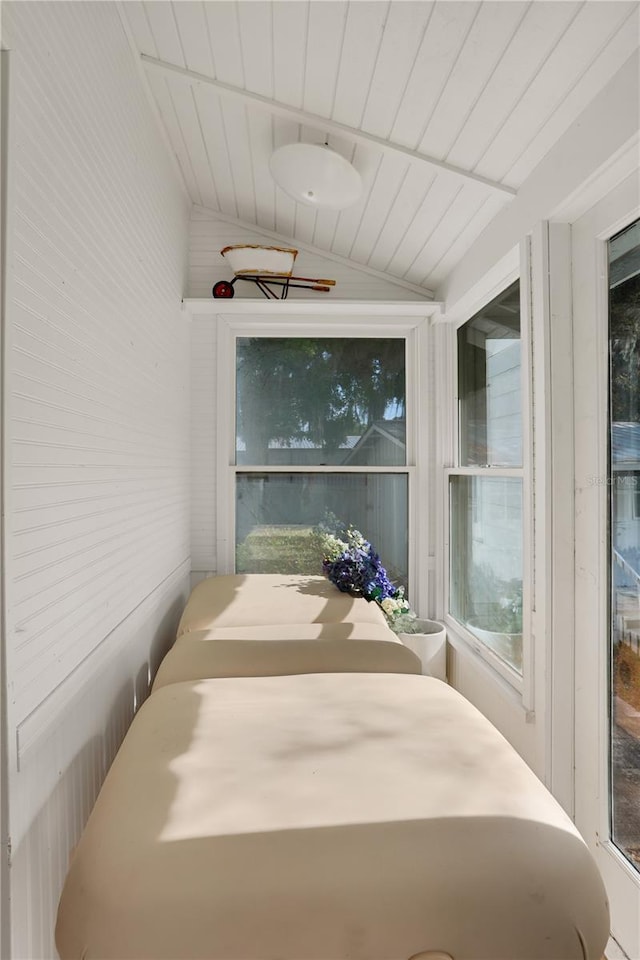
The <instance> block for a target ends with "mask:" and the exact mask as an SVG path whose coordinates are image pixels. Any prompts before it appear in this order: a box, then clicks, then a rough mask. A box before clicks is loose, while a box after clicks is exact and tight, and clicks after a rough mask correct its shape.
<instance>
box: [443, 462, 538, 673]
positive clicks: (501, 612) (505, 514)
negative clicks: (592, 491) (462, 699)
mask: <svg viewBox="0 0 640 960" xmlns="http://www.w3.org/2000/svg"><path fill="white" fill-rule="evenodd" d="M450 502H451V542H450V556H451V562H450V597H449V604H450V605H449V609H450V611H451V614H452V615H453V616H454V617H455V618H456V620H459V621H460V623H462V624H463V625H464V626H465V627H467V629H468V630H470V631H471V632H472V633H473V634H474V635H475V636H476V637H477V638H478V639H479V640H481V641H482V642H483V643H485V644H486V645H487V646H488V647H490V648H491V649H492V650H493V651H494V653H497V654H498V656H499V657H501V658H502V659H503V660H505V661H506V662H507V663H508V664H510V665H511V666H512V667H513V668H514V669H515V670H517V671H518V673H522V529H523V523H522V481H521V480H520V479H519V478H514V477H451V480H450Z"/></svg>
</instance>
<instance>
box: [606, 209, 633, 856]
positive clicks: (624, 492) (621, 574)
mask: <svg viewBox="0 0 640 960" xmlns="http://www.w3.org/2000/svg"><path fill="white" fill-rule="evenodd" d="M609 287H610V291H609V367H610V416H611V425H610V470H609V483H610V486H609V489H610V497H611V499H610V516H611V522H610V535H611V564H612V566H611V648H610V649H611V681H612V683H611V721H612V722H611V742H610V750H611V818H612V825H611V826H612V830H611V832H612V837H613V840H614V843H615V844H616V845H617V846H618V848H619V849H620V850H621V851H622V853H623V854H624V855H625V856H626V857H627V858H628V860H629V861H630V862H631V863H632V864H634V865H635V866H636V868H640V221H638V222H637V223H635V224H633V226H631V227H630V228H629V229H627V230H625V231H623V232H622V233H621V234H619V235H618V236H617V237H614V238H613V239H612V240H611V241H610V243H609Z"/></svg>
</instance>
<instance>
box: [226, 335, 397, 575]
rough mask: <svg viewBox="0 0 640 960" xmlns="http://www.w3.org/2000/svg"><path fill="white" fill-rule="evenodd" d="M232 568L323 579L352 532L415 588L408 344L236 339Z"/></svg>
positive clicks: (349, 339) (367, 339) (361, 339)
mask: <svg viewBox="0 0 640 960" xmlns="http://www.w3.org/2000/svg"><path fill="white" fill-rule="evenodd" d="M234 342H235V372H236V378H235V457H234V459H235V465H234V467H233V476H234V481H233V482H234V487H235V495H234V501H235V567H236V570H237V571H238V572H246V573H249V572H252V573H269V572H278V573H308V574H317V573H318V572H319V547H318V543H317V531H318V527H319V525H323V526H325V527H330V528H331V527H332V526H334V525H336V526H338V525H352V526H355V527H357V528H358V529H359V530H361V532H362V533H363V534H364V536H365V537H366V538H367V539H368V540H370V541H371V542H372V543H373V544H374V545H375V547H376V550H377V551H378V552H379V554H380V556H381V557H382V559H383V562H384V564H385V566H386V567H387V570H388V572H389V575H390V577H391V578H392V580H394V582H396V583H397V584H403V585H405V586H407V585H408V565H409V564H408V512H409V469H408V467H407V464H408V455H407V429H406V423H407V409H406V408H407V383H406V381H407V371H406V366H407V364H406V339H405V337H404V336H403V337H398V336H396V337H315V336H302V337H300V336H297V337H290V336H238V337H236V338H235V341H234Z"/></svg>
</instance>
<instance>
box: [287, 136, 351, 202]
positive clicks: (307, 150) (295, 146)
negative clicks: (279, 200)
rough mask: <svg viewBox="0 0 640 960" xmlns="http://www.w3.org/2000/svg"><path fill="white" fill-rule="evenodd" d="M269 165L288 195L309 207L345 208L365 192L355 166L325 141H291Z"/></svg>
mask: <svg viewBox="0 0 640 960" xmlns="http://www.w3.org/2000/svg"><path fill="white" fill-rule="evenodd" d="M269 168H270V170H271V175H272V176H273V179H274V180H275V181H276V183H277V184H278V186H279V187H282V189H283V190H284V192H285V193H286V194H288V196H290V197H292V198H293V199H294V200H297V201H299V202H300V203H305V204H307V206H309V207H325V208H327V209H329V210H343V209H344V208H345V207H350V206H351V205H352V204H354V203H355V202H356V200H358V199H359V197H360V194H361V193H362V180H361V178H360V174H359V173H358V171H357V170H356V169H355V167H352V166H351V164H350V163H349V161H348V160H345V158H344V157H343V156H341V154H339V153H336V151H335V150H332V149H331V147H327V146H326V145H324V144H320V143H288V144H287V145H286V146H284V147H279V148H278V150H276V151H275V152H274V153H273V154H272V156H271V160H270V161H269Z"/></svg>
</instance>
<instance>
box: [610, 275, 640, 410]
mask: <svg viewBox="0 0 640 960" xmlns="http://www.w3.org/2000/svg"><path fill="white" fill-rule="evenodd" d="M609 312H610V322H609V331H610V332H609V335H610V341H609V342H610V378H611V419H612V420H613V421H622V422H626V423H630V422H635V423H638V422H639V421H640V275H639V276H636V277H633V278H632V279H631V280H627V281H626V282H625V283H621V284H620V285H619V286H617V287H614V289H613V290H611V292H610V295H609Z"/></svg>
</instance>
